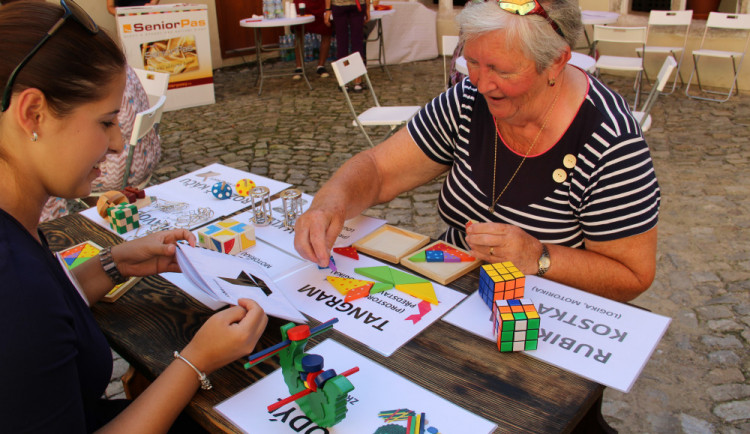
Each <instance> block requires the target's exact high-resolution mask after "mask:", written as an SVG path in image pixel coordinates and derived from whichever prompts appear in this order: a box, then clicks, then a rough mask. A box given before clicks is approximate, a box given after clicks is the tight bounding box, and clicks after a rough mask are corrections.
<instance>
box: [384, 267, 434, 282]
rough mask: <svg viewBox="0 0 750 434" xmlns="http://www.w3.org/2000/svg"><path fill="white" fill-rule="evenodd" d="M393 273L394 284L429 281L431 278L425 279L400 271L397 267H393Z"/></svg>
mask: <svg viewBox="0 0 750 434" xmlns="http://www.w3.org/2000/svg"><path fill="white" fill-rule="evenodd" d="M391 274H392V275H393V284H394V285H407V284H410V283H428V282H429V280H427V279H423V278H421V277H419V276H415V275H413V274H409V273H404V272H403V271H399V270H396V269H391Z"/></svg>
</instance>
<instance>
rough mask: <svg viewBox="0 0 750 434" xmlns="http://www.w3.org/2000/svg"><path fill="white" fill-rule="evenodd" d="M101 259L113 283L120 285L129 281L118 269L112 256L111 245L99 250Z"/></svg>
mask: <svg viewBox="0 0 750 434" xmlns="http://www.w3.org/2000/svg"><path fill="white" fill-rule="evenodd" d="M99 261H101V263H102V268H104V272H105V273H107V276H109V278H110V279H111V280H112V283H114V284H115V285H119V284H121V283H125V282H127V281H128V278H127V277H123V275H122V274H120V270H118V269H117V264H115V260H114V259H113V258H112V248H111V247H105V248H103V249H102V250H101V252H99Z"/></svg>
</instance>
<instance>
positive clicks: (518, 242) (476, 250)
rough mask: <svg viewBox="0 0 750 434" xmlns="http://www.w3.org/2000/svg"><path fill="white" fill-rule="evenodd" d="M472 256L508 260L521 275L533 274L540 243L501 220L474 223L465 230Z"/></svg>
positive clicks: (540, 250)
mask: <svg viewBox="0 0 750 434" xmlns="http://www.w3.org/2000/svg"><path fill="white" fill-rule="evenodd" d="M466 242H467V243H468V244H469V247H470V248H471V255H472V256H474V257H476V258H478V259H481V260H483V261H487V262H489V263H498V262H504V261H511V262H513V265H515V266H516V267H518V269H519V270H521V272H523V273H524V274H536V273H537V271H538V269H539V263H538V261H539V257H540V256H541V255H542V243H541V242H540V241H539V240H537V239H536V238H534V237H532V236H531V235H529V234H528V233H526V232H525V231H524V230H523V229H521V228H519V227H517V226H513V225H508V224H504V223H473V224H470V225H469V226H468V228H467V229H466Z"/></svg>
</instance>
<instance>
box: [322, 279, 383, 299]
mask: <svg viewBox="0 0 750 434" xmlns="http://www.w3.org/2000/svg"><path fill="white" fill-rule="evenodd" d="M326 280H327V281H328V282H329V283H330V284H331V285H332V286H333V287H334V288H336V290H337V291H338V292H340V293H342V294H344V295H346V294H347V293H348V292H349V291H351V290H352V289H355V288H360V287H362V286H368V285H369V286H372V285H374V284H375V282H371V281H369V280H358V279H347V278H344V277H335V276H328V277H326Z"/></svg>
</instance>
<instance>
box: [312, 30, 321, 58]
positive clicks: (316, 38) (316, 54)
mask: <svg viewBox="0 0 750 434" xmlns="http://www.w3.org/2000/svg"><path fill="white" fill-rule="evenodd" d="M312 36H313V56H312V57H313V60H317V59H320V37H321V36H320V33H315V34H313V35H312Z"/></svg>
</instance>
